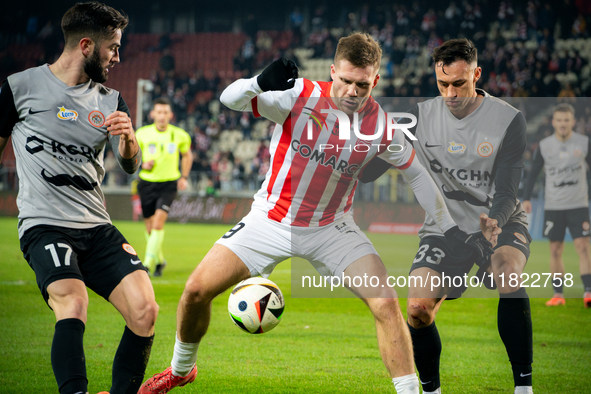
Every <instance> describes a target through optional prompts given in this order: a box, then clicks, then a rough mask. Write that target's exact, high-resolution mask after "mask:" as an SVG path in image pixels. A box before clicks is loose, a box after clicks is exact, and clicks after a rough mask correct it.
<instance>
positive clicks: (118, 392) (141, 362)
mask: <svg viewBox="0 0 591 394" xmlns="http://www.w3.org/2000/svg"><path fill="white" fill-rule="evenodd" d="M153 342H154V335H152V336H151V337H140V336H139V335H136V334H134V333H133V332H132V331H131V330H130V329H129V328H128V327H127V326H125V331H123V336H122V337H121V342H119V347H118V348H117V353H115V360H113V385H112V386H111V390H110V393H111V394H136V393H137V392H138V390H139V388H140V386H141V385H142V382H143V380H144V373H145V372H146V366H147V365H148V360H149V359H150V351H151V350H152V343H153Z"/></svg>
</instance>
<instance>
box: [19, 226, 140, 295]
mask: <svg viewBox="0 0 591 394" xmlns="http://www.w3.org/2000/svg"><path fill="white" fill-rule="evenodd" d="M20 244H21V250H22V252H23V256H24V257H25V259H26V260H27V262H28V263H29V266H31V268H32V269H33V271H35V276H36V278H37V286H39V289H40V290H41V293H42V294H43V298H45V302H47V300H48V299H49V295H48V294H47V286H49V285H50V284H51V283H53V282H55V281H57V280H60V279H71V278H74V279H80V280H81V281H83V282H84V283H85V284H86V286H87V287H88V288H90V289H91V290H93V291H94V292H95V293H97V294H98V295H100V296H101V297H103V298H104V299H106V300H108V299H109V296H110V295H111V292H112V291H113V290H114V289H115V287H117V285H118V284H119V283H120V282H121V280H122V279H123V278H124V277H126V276H127V275H129V274H130V273H132V272H134V271H137V270H146V268H144V266H143V265H142V262H141V261H140V259H139V257H138V255H137V253H136V252H135V250H134V249H133V248H132V247H131V245H129V244H128V243H127V240H126V239H125V237H124V236H123V235H122V234H121V233H120V232H119V230H117V229H116V228H115V226H113V225H111V224H106V225H101V226H97V227H93V228H88V229H71V228H67V227H57V226H46V225H41V226H35V227H32V228H30V229H28V230H27V231H26V232H25V234H24V235H23V236H22V238H21V240H20Z"/></svg>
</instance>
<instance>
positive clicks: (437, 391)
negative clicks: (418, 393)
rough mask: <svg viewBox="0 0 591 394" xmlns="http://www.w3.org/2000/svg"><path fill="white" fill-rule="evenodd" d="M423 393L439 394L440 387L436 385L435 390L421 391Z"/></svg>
mask: <svg viewBox="0 0 591 394" xmlns="http://www.w3.org/2000/svg"><path fill="white" fill-rule="evenodd" d="M423 394H441V387H437V390H435V391H423Z"/></svg>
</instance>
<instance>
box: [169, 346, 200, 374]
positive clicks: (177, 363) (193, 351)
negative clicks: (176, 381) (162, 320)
mask: <svg viewBox="0 0 591 394" xmlns="http://www.w3.org/2000/svg"><path fill="white" fill-rule="evenodd" d="M197 349H199V344H198V343H186V342H181V341H180V340H179V337H178V336H176V338H175V342H174V354H173V356H172V362H171V363H170V365H171V366H172V373H173V375H176V376H181V377H185V376H187V375H188V374H189V372H191V370H192V369H193V366H194V365H195V362H196V361H197Z"/></svg>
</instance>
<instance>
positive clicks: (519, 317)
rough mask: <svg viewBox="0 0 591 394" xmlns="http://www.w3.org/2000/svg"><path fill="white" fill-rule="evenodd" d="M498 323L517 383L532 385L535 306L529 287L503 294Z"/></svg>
mask: <svg viewBox="0 0 591 394" xmlns="http://www.w3.org/2000/svg"><path fill="white" fill-rule="evenodd" d="M497 324H498V327H499V334H500V336H501V339H502V340H503V343H504V344H505V348H506V349H507V354H508V355H509V361H511V368H512V369H513V380H514V381H515V386H531V385H532V378H531V374H532V367H531V364H532V362H533V339H532V324H531V309H530V305H529V298H528V296H527V293H526V292H525V288H523V287H522V288H520V289H519V290H517V291H515V292H513V293H509V294H501V299H500V300H499V310H498V314H497Z"/></svg>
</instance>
